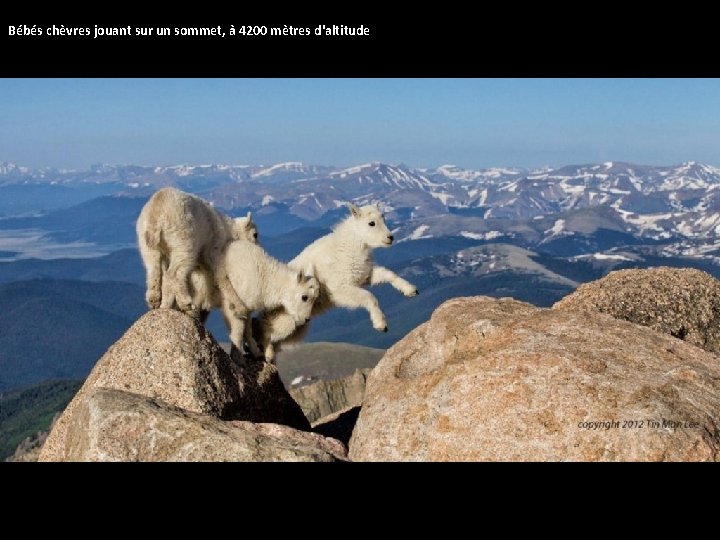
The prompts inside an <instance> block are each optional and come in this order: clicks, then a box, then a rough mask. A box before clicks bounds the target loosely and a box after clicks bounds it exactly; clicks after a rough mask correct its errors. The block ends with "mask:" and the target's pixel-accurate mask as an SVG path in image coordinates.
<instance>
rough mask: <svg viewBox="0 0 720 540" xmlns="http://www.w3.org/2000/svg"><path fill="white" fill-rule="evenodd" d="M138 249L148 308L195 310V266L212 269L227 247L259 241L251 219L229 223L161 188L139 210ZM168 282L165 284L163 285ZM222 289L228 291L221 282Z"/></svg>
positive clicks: (193, 201)
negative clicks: (192, 288)
mask: <svg viewBox="0 0 720 540" xmlns="http://www.w3.org/2000/svg"><path fill="white" fill-rule="evenodd" d="M136 230H137V237H138V247H139V248H140V255H141V256H142V260H143V263H144V264H145V269H146V271H147V292H146V295H145V298H146V300H147V303H148V307H149V308H150V309H156V308H159V307H163V308H173V307H174V305H175V303H177V307H178V308H179V309H180V311H185V312H191V311H195V310H196V306H194V305H193V303H192V294H191V292H190V274H191V273H192V271H193V270H194V269H195V268H196V267H197V266H199V265H203V266H205V267H207V268H213V267H215V266H216V265H217V261H218V259H219V257H220V255H221V254H222V250H223V249H224V248H225V246H226V245H227V243H228V242H230V241H231V240H246V241H248V242H252V243H256V242H257V236H258V235H257V229H256V227H255V224H254V223H253V221H252V214H250V213H248V215H247V216H246V217H243V218H236V219H232V218H230V217H228V216H226V215H224V214H222V213H220V212H218V211H217V210H215V209H214V208H213V207H212V206H211V205H210V204H209V203H207V202H205V201H204V200H202V199H200V198H199V197H195V196H194V195H190V194H189V193H185V192H183V191H180V190H178V189H175V188H163V189H161V190H159V191H157V192H155V193H154V194H153V196H152V197H150V200H149V201H148V202H147V203H146V204H145V206H143V209H142V211H141V212H140V216H139V217H138V220H137V225H136ZM164 282H169V283H164ZM218 286H219V287H220V289H221V290H222V291H223V292H224V293H227V294H229V295H231V294H232V291H231V290H230V289H229V286H228V284H227V283H225V282H219V283H218Z"/></svg>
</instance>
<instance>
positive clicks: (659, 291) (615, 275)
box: [553, 267, 720, 354]
mask: <svg viewBox="0 0 720 540" xmlns="http://www.w3.org/2000/svg"><path fill="white" fill-rule="evenodd" d="M553 307H554V308H556V309H568V310H582V309H589V310H595V311H600V312H602V313H607V314H609V315H612V316H613V317H615V318H616V319H623V320H626V321H630V322H634V323H636V324H641V325H643V326H649V327H650V328H653V329H654V330H657V331H658V332H663V333H665V334H670V335H671V336H674V337H676V338H679V339H682V340H684V341H687V342H688V343H692V344H693V345H697V346H698V347H701V348H703V349H705V350H706V351H710V352H713V353H716V354H717V353H720V281H718V280H717V279H715V278H714V277H712V276H711V275H710V274H708V273H706V272H702V271H700V270H694V269H692V268H668V267H660V268H652V269H649V270H618V271H616V272H610V273H609V274H608V275H607V276H605V277H604V278H602V279H600V280H598V281H593V282H591V283H586V284H584V285H581V286H580V287H579V288H578V289H577V290H576V291H575V292H574V293H572V294H570V295H568V296H566V297H565V298H563V299H562V300H560V301H559V302H558V303H556V304H555V305H554V306H553Z"/></svg>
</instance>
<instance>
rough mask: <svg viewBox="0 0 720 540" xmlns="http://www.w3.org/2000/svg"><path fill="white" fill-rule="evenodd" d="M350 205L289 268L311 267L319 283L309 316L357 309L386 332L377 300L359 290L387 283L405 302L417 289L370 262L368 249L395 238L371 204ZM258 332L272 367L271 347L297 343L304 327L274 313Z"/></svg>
mask: <svg viewBox="0 0 720 540" xmlns="http://www.w3.org/2000/svg"><path fill="white" fill-rule="evenodd" d="M349 206H350V216H349V217H348V218H347V219H345V220H344V221H343V222H341V223H340V224H338V225H337V226H336V227H335V229H334V231H333V232H332V233H330V234H328V235H325V236H323V237H322V238H319V239H318V240H316V241H315V242H313V243H312V244H310V245H309V246H307V247H306V248H305V249H304V250H303V251H302V252H301V253H300V254H299V255H298V256H297V257H295V258H294V259H293V260H292V261H290V263H288V266H290V267H291V268H294V269H296V270H299V269H302V268H306V267H308V266H311V267H313V268H314V270H315V276H316V277H317V279H318V280H319V281H320V296H319V297H318V299H317V300H316V301H315V304H314V305H313V310H312V315H313V316H315V315H319V314H321V313H323V312H325V311H327V310H328V309H330V308H332V307H335V306H339V307H345V308H350V309H353V308H358V307H362V308H365V309H366V310H367V311H368V313H369V314H370V320H371V321H372V325H373V328H375V330H378V331H380V332H387V322H386V321H385V315H383V312H382V311H381V310H380V306H379V304H378V301H377V298H375V296H374V295H373V294H372V293H371V292H370V291H368V290H366V289H363V288H362V287H363V286H365V285H377V284H379V283H390V284H391V285H392V286H393V287H395V289H397V290H398V291H400V292H401V293H403V294H404V295H405V296H408V297H409V296H415V295H417V294H418V290H417V288H416V287H415V286H414V285H413V284H412V283H410V282H408V281H406V280H404V279H403V278H401V277H400V276H398V275H397V274H395V273H394V272H393V271H391V270H388V269H387V268H384V267H382V266H375V265H374V263H373V260H372V250H373V249H374V248H378V247H390V246H391V245H392V243H393V239H394V238H393V235H392V234H391V233H390V231H389V230H388V228H387V225H385V219H384V218H383V215H382V213H381V212H380V209H379V208H378V207H377V206H374V205H368V206H363V207H362V208H358V207H356V206H354V205H352V204H351V205H349ZM259 327H260V332H259V333H260V339H261V342H262V346H263V349H264V352H265V359H266V360H268V361H270V362H272V361H273V359H274V357H275V348H274V344H276V343H281V342H288V341H299V340H301V339H302V338H303V337H304V335H305V333H306V332H307V328H308V325H307V324H301V325H300V326H298V325H297V324H296V321H295V320H294V319H293V317H292V316H291V315H289V314H288V313H286V312H285V311H284V310H282V309H276V310H272V311H268V312H266V313H264V314H263V315H262V317H261V318H260V320H259Z"/></svg>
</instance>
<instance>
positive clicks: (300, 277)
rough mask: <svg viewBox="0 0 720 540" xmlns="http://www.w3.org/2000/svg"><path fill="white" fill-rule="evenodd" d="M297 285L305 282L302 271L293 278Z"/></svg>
mask: <svg viewBox="0 0 720 540" xmlns="http://www.w3.org/2000/svg"><path fill="white" fill-rule="evenodd" d="M295 278H296V279H297V282H298V283H302V282H303V281H304V280H305V276H304V275H303V273H302V270H300V271H299V272H298V273H297V275H296V276H295Z"/></svg>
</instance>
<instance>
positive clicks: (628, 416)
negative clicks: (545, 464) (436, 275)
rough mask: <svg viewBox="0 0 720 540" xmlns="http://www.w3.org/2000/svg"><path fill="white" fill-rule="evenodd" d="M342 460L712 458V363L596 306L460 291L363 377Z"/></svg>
mask: <svg viewBox="0 0 720 540" xmlns="http://www.w3.org/2000/svg"><path fill="white" fill-rule="evenodd" d="M663 421H665V425H663ZM668 421H671V422H677V423H678V424H673V425H669V424H667V422H668ZM599 422H613V424H612V425H611V426H610V427H609V428H608V429H591V427H592V426H594V427H603V428H604V427H607V426H608V424H602V425H601V424H598V423H599ZM614 422H618V424H617V427H616V424H615V423H614ZM626 422H638V423H637V424H627V423H626ZM640 422H642V424H640ZM650 422H653V423H650ZM654 422H658V423H659V424H657V425H656V424H654ZM350 458H351V459H353V460H359V461H362V460H391V461H392V460H433V461H440V460H588V461H620V460H640V461H646V460H647V461H656V460H657V461H661V460H688V461H695V460H697V461H703V460H704V461H711V460H719V459H720V363H719V362H718V359H717V357H716V356H714V355H712V354H710V353H707V352H705V351H703V350H701V349H699V348H697V347H694V346H692V345H689V344H687V343H684V342H682V341H679V340H677V339H675V338H672V337H670V336H666V335H664V334H660V333H658V332H655V331H653V330H651V329H649V328H643V327H641V326H638V325H635V324H631V323H628V322H625V321H620V320H616V319H613V318H612V317H610V316H609V315H604V314H601V313H596V312H586V311H579V312H575V311H568V310H547V309H538V308H534V307H532V306H530V305H529V304H524V303H521V302H517V301H514V300H512V299H501V300H496V299H492V298H487V297H472V298H456V299H453V300H450V301H448V302H445V303H444V304H443V305H441V306H440V307H439V308H438V309H437V310H436V311H435V312H434V313H433V315H432V318H431V320H430V321H428V322H427V323H424V324H422V325H421V326H419V327H418V328H416V329H415V330H413V331H412V332H411V333H410V334H408V335H407V336H406V337H405V338H404V339H402V340H401V341H400V342H398V343H397V344H396V345H395V346H394V347H392V348H391V349H390V350H389V351H388V352H387V353H386V354H385V356H384V357H383V359H382V360H381V361H380V363H379V364H378V366H377V367H376V368H375V369H374V370H373V372H372V373H371V375H370V377H369V378H368V382H367V388H366V393H365V399H364V402H363V407H362V410H361V412H360V416H359V419H358V422H357V425H356V427H355V430H354V432H353V436H352V439H351V441H350Z"/></svg>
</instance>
